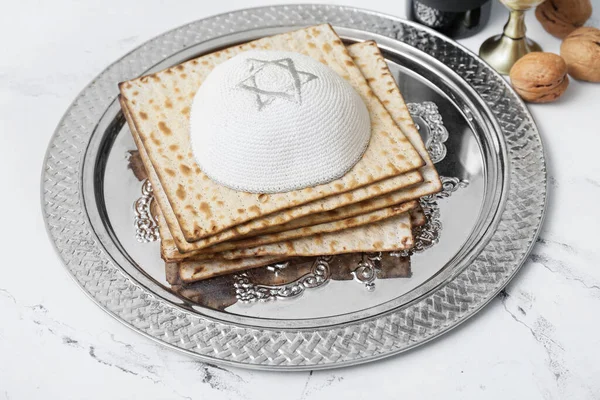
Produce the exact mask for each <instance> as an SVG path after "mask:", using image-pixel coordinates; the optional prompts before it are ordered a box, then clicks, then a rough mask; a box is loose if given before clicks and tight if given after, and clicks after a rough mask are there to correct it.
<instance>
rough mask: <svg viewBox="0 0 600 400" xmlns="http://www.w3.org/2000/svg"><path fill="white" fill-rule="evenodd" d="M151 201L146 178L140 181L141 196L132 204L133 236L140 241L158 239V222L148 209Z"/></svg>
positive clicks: (150, 188)
mask: <svg viewBox="0 0 600 400" xmlns="http://www.w3.org/2000/svg"><path fill="white" fill-rule="evenodd" d="M153 201H154V194H153V192H152V184H151V183H150V181H149V180H148V179H146V180H144V182H143V183H142V196H141V197H140V198H139V199H137V200H136V201H135V203H134V204H133V211H134V213H135V218H134V220H133V224H134V226H135V238H136V239H137V241H138V242H140V243H148V242H154V241H156V240H158V239H160V235H159V233H158V223H157V221H156V219H155V218H154V216H153V215H152V212H151V211H150V206H151V205H152V202H153Z"/></svg>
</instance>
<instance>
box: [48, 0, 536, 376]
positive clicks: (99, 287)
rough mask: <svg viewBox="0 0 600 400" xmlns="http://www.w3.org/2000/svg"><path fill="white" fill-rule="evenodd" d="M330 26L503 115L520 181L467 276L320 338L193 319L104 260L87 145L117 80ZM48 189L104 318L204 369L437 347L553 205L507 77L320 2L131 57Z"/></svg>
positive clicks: (411, 28) (513, 179)
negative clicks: (426, 60)
mask: <svg viewBox="0 0 600 400" xmlns="http://www.w3.org/2000/svg"><path fill="white" fill-rule="evenodd" d="M322 22H329V23H331V24H332V25H340V26H347V27H350V28H352V29H362V30H364V31H368V32H372V33H376V34H379V35H383V36H387V37H389V38H392V39H396V40H399V41H401V42H404V43H407V44H409V45H412V46H413V47H415V48H417V49H419V50H421V51H423V52H425V53H427V54H429V55H431V56H433V57H434V58H436V59H438V60H440V61H442V62H444V63H445V64H446V65H448V66H450V67H451V68H452V69H454V71H455V72H456V73H457V74H458V75H459V76H460V77H462V78H463V79H464V80H465V81H466V82H468V83H469V86H471V87H472V88H473V89H474V90H475V91H476V92H477V93H478V95H479V96H481V98H482V99H483V100H484V102H485V103H486V104H487V105H488V107H489V108H490V109H491V110H492V112H493V113H494V115H495V116H496V121H497V122H498V124H499V126H500V128H501V130H502V133H503V134H504V136H505V142H506V145H507V148H508V161H509V163H510V165H509V177H510V180H509V184H510V185H509V190H508V196H507V201H506V207H505V208H504V210H502V216H501V219H500V222H499V224H498V226H497V228H496V230H495V232H494V233H493V235H492V237H491V239H490V241H489V242H488V243H487V244H486V246H485V248H484V249H483V250H482V251H481V253H480V254H479V255H478V256H477V258H476V259H475V260H474V261H473V262H472V263H471V264H470V265H469V266H468V267H467V268H465V269H464V270H463V271H461V272H460V273H459V274H457V275H456V276H455V277H454V278H453V279H451V280H450V281H448V282H447V283H445V284H443V285H441V286H440V287H439V288H438V289H436V290H435V291H433V292H432V293H429V294H427V295H425V296H423V297H422V298H420V299H419V300H418V301H416V302H414V303H412V304H410V305H408V306H406V307H400V308H398V309H394V310H392V311H389V312H386V313H384V314H382V315H377V316H372V317H368V318H365V319H361V320H359V321H354V322H351V323H346V324H341V325H339V326H332V327H321V328H316V329H311V330H307V329H286V330H281V329H269V328H256V327H248V326H241V325H236V324H233V323H224V322H221V321H218V320H214V319H211V318H208V317H204V316H200V315H197V314H192V313H190V312H188V311H185V310H181V309H179V308H177V307H175V306H174V305H171V304H168V303H166V302H164V301H162V300H161V299H160V298H158V297H157V296H155V295H154V294H153V293H152V292H150V291H148V290H146V289H144V288H143V287H140V286H139V285H137V284H136V282H134V281H133V280H132V279H130V278H129V277H128V276H126V274H125V273H124V272H123V271H121V270H120V268H119V267H118V266H117V265H116V264H115V263H113V261H112V260H111V259H110V257H109V256H108V255H107V254H106V253H105V252H104V250H103V248H102V245H101V244H100V242H99V241H98V239H97V237H96V236H95V233H94V231H93V228H92V226H91V224H90V222H89V221H88V218H87V214H86V210H85V206H84V202H83V198H82V188H81V185H82V182H81V177H82V166H83V156H84V154H85V149H86V147H87V143H88V141H89V139H90V137H91V135H92V133H93V132H94V130H95V127H96V122H97V121H98V119H99V118H100V116H101V115H102V114H103V112H104V110H105V109H106V106H108V105H109V104H110V103H111V102H112V101H113V100H114V99H115V98H116V95H117V87H116V83H117V82H119V81H122V80H126V79H129V78H132V77H134V76H137V75H139V74H140V72H141V71H144V70H146V69H148V68H149V67H151V66H152V65H155V64H156V63H158V62H160V61H161V59H163V58H164V57H165V56H166V55H168V54H171V53H174V52H176V51H181V50H183V49H185V48H187V47H188V46H191V45H193V44H196V43H198V42H201V41H205V40H209V39H213V38H216V37H219V36H221V35H224V34H229V33H233V32H234V31H236V32H242V31H244V30H249V29H253V28H259V27H276V26H281V25H282V24H286V25H288V24H289V25H311V24H315V23H322ZM490 88H493V89H495V90H490ZM483 89H485V90H483ZM41 186H42V190H41V202H42V211H43V215H44V220H45V223H46V229H47V232H48V235H49V237H50V239H51V240H52V242H53V245H54V247H55V249H56V251H57V253H58V254H59V256H60V258H61V259H62V261H63V263H64V265H65V267H66V268H67V270H68V271H69V273H70V275H71V276H72V277H73V279H74V280H75V281H76V282H77V283H78V284H79V285H80V286H81V287H82V289H83V290H84V291H85V292H86V293H87V294H88V296H89V297H90V298H91V299H92V300H94V301H95V302H96V303H97V304H98V305H99V306H100V307H101V308H102V309H103V310H105V311H106V312H108V313H109V314H110V315H112V316H113V317H115V318H116V319H117V320H119V321H120V322H122V323H124V324H125V325H126V326H129V327H130V328H132V329H134V330H136V331H138V332H139V333H141V334H143V335H145V336H147V337H149V338H151V339H154V340H156V341H158V342H160V343H162V344H164V345H166V346H169V347H171V348H173V349H176V350H180V351H183V352H185V353H186V354H189V355H194V356H197V357H200V358H201V359H203V360H205V361H208V362H216V363H220V364H226V365H231V366H237V367H247V368H256V369H270V370H279V371H281V370H312V369H323V368H337V367H343V366H348V365H354V364H358V363H363V362H368V361H374V360H377V359H380V358H383V357H387V356H391V355H393V354H397V353H400V352H402V351H406V350H408V349H411V348H414V347H416V346H418V345H420V344H423V343H426V342H428V341H429V340H432V339H434V338H436V337H438V336H440V335H441V334H443V333H445V332H446V331H448V330H450V329H451V328H453V327H455V326H457V325H458V324H460V323H462V322H464V321H465V320H467V319H468V318H469V317H471V316H472V315H474V314H475V313H476V312H477V311H479V310H480V309H481V308H483V307H484V306H485V305H486V304H487V303H488V302H489V301H491V300H492V299H493V298H494V297H495V296H496V295H497V293H498V292H500V290H502V288H504V286H506V284H508V282H509V281H510V280H511V279H512V277H513V276H514V274H516V272H517V271H518V270H519V269H520V267H521V266H522V265H523V263H524V262H525V260H526V258H527V256H528V255H529V253H530V252H531V250H532V248H533V245H534V243H535V240H536V238H537V236H538V235H539V232H540V229H541V226H542V223H543V219H544V211H545V208H546V202H547V176H546V165H545V154H544V147H543V144H542V141H541V137H540V135H539V133H538V131H537V128H536V126H535V122H534V121H533V118H532V116H531V115H530V113H529V111H528V110H527V108H526V107H525V105H524V104H523V102H522V101H521V100H520V99H519V98H518V97H517V95H516V94H515V92H514V91H513V90H512V88H510V86H509V85H508V84H507V83H506V82H505V81H504V79H503V78H502V77H501V76H500V75H499V74H497V73H496V72H495V71H493V70H492V69H491V68H490V67H489V66H488V65H487V64H485V63H484V62H483V61H482V60H480V59H479V58H478V57H477V56H476V55H475V54H473V53H472V52H471V51H469V50H468V49H466V48H464V47H463V46H462V45H460V44H457V43H455V42H453V41H451V40H450V39H448V38H446V37H444V36H442V35H440V34H439V33H437V32H435V31H433V30H431V29H428V28H425V27H422V26H420V25H417V24H415V23H412V22H408V21H404V20H402V19H400V18H397V17H393V16H389V15H384V14H381V13H377V12H372V11H366V10H362V9H358V8H355V7H345V6H334V5H318V4H300V5H283V6H267V7H259V8H251V9H244V10H239V11H233V12H228V13H223V14H219V15H215V16H212V17H208V18H205V19H202V20H198V21H195V22H192V23H189V24H186V25H183V26H181V27H179V28H175V29H173V30H170V31H168V32H166V33H164V34H162V35H159V36H157V37H155V38H153V39H151V40H149V41H147V42H145V43H144V44H142V45H140V46H139V47H137V48H136V49H134V50H132V51H131V52H129V53H127V54H126V55H125V56H123V57H122V58H120V59H119V60H117V61H116V62H114V63H113V64H111V65H109V66H108V67H107V68H106V69H105V70H104V71H102V72H101V73H100V74H99V75H98V76H97V77H96V78H95V79H94V80H93V81H92V82H91V83H90V84H89V85H88V86H86V87H85V88H84V89H83V90H82V92H81V93H80V94H79V95H78V96H77V97H76V99H75V100H74V101H73V103H72V104H71V105H70V106H69V108H68V110H67V111H66V113H65V115H64V116H63V118H62V119H61V121H60V122H59V124H58V127H57V128H56V131H55V133H54V135H53V136H52V138H51V140H50V143H49V146H48V150H47V152H46V156H45V160H44V166H43V170H42V177H41Z"/></svg>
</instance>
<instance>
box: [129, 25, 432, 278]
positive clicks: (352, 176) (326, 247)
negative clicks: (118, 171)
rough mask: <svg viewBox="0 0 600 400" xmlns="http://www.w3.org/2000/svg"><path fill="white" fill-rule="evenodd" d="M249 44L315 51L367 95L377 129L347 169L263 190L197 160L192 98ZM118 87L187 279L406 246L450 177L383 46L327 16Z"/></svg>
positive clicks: (168, 252)
mask: <svg viewBox="0 0 600 400" xmlns="http://www.w3.org/2000/svg"><path fill="white" fill-rule="evenodd" d="M251 49H258V50H282V51H292V52H298V53H303V54H305V55H308V56H310V57H312V58H314V59H316V60H318V61H320V62H321V63H323V64H325V65H327V66H328V67H330V68H331V69H332V70H333V71H335V72H336V73H337V74H339V75H340V76H341V77H343V78H344V79H345V80H346V81H347V82H349V83H350V84H351V85H352V87H353V88H354V90H356V92H357V93H358V94H359V95H360V96H361V97H362V99H363V101H364V103H365V104H366V106H367V108H368V111H369V116H370V119H371V139H370V142H369V145H368V147H367V150H366V151H365V153H364V155H363V157H362V159H361V160H360V161H358V163H357V164H356V165H355V166H354V167H353V168H352V169H351V170H350V171H349V172H348V173H346V174H345V175H344V176H343V177H341V178H339V179H336V180H334V181H332V182H330V183H326V184H322V185H318V186H315V187H309V188H305V189H300V190H295V191H291V192H285V193H270V194H256V193H247V192H240V191H236V190H233V189H229V188H227V187H225V186H222V185H220V184H218V183H216V182H214V181H212V180H211V179H210V178H208V177H207V176H206V175H205V174H203V172H202V171H201V170H200V168H199V167H198V166H197V164H196V163H195V161H194V157H193V154H192V152H191V146H190V139H189V113H190V107H191V103H192V99H193V97H194V95H195V93H196V91H197V90H198V88H199V87H200V85H202V82H203V80H204V79H205V78H206V77H207V76H208V74H209V73H210V72H211V70H212V69H213V68H214V67H215V66H216V65H218V64H220V63H222V62H224V61H226V60H228V59H229V58H231V57H233V56H235V55H237V54H239V53H241V52H244V51H247V50H251ZM120 90H121V97H120V101H121V106H122V109H123V112H124V114H125V116H126V118H127V122H128V123H129V126H130V129H131V132H132V135H133V137H134V139H135V142H136V145H137V147H138V149H139V152H140V156H141V158H142V161H143V164H144V166H145V168H146V172H147V174H148V178H149V179H150V181H151V183H152V186H153V189H154V193H155V199H156V201H157V203H158V207H156V214H157V219H158V223H159V228H160V236H161V254H162V257H163V259H164V260H165V261H166V262H169V263H178V264H179V270H180V278H181V280H182V281H183V282H193V281H197V280H201V279H206V278H210V277H213V276H217V275H222V274H227V273H231V272H237V271H240V270H244V269H248V268H254V267H259V266H264V265H268V264H271V263H274V262H278V261H281V260H284V259H287V258H290V257H298V256H316V255H331V254H341V253H350V252H374V251H392V250H402V249H408V248H410V247H411V246H412V245H413V237H412V232H411V226H412V225H413V224H414V223H415V222H416V221H413V222H411V213H410V211H411V210H415V209H417V208H418V201H416V200H418V198H419V197H421V196H425V195H428V194H431V193H435V192H437V191H439V190H440V188H441V184H440V181H439V177H438V175H437V172H436V170H435V168H434V167H433V164H432V162H431V159H430V158H429V156H428V154H427V151H426V149H425V146H424V144H423V142H422V140H421V137H420V135H419V133H418V131H417V129H416V127H415V125H414V123H413V121H412V119H411V117H410V115H409V113H408V109H407V107H406V104H405V103H404V100H403V98H402V95H401V94H400V92H399V90H398V87H397V85H396V82H395V80H394V78H393V77H392V75H391V74H390V72H389V70H388V67H387V65H386V62H385V60H384V59H383V57H382V55H381V53H380V52H379V49H378V48H377V45H376V44H375V43H374V42H364V43H357V44H353V45H350V46H348V47H345V46H344V44H343V43H342V41H341V40H340V38H339V37H338V36H337V35H336V34H335V32H334V31H333V29H332V28H331V27H330V26H329V25H320V26H316V27H311V28H307V29H303V30H299V31H295V32H289V33H285V34H281V35H277V36H273V37H269V38H263V39H260V40H256V41H254V42H250V43H246V44H243V45H240V46H236V47H232V48H229V49H225V50H222V51H218V52H216V53H212V54H208V55H205V56H202V57H200V58H197V59H194V60H191V61H187V62H185V63H183V64H181V65H177V66H175V67H172V68H169V69H167V70H164V71H161V72H158V73H156V74H152V75H148V76H144V77H141V78H138V79H134V80H132V81H129V82H124V83H122V84H120ZM417 214H418V213H414V212H413V215H417ZM417 220H419V218H417Z"/></svg>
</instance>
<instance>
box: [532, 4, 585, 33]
mask: <svg viewBox="0 0 600 400" xmlns="http://www.w3.org/2000/svg"><path fill="white" fill-rule="evenodd" d="M591 15H592V4H591V3H590V0H547V1H545V2H544V3H542V4H540V5H539V6H538V7H537V8H536V10H535V16H536V17H537V19H538V21H540V23H541V24H542V26H543V27H544V29H545V30H546V31H547V32H548V33H550V34H551V35H553V36H556V37H557V38H560V39H562V38H564V37H565V36H567V35H568V34H569V33H571V32H573V31H574V30H575V29H577V28H579V27H581V26H583V24H585V22H586V21H587V20H588V18H590V16H591Z"/></svg>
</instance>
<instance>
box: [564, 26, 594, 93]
mask: <svg viewBox="0 0 600 400" xmlns="http://www.w3.org/2000/svg"><path fill="white" fill-rule="evenodd" d="M560 55H561V56H562V57H563V58H564V59H565V61H566V63H567V67H568V69H569V74H570V75H571V76H572V77H573V78H575V79H580V80H583V81H590V82H600V29H596V28H587V27H585V28H579V29H577V30H576V31H573V33H571V34H570V35H569V36H567V37H566V38H565V40H564V41H563V43H562V45H561V46H560Z"/></svg>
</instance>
